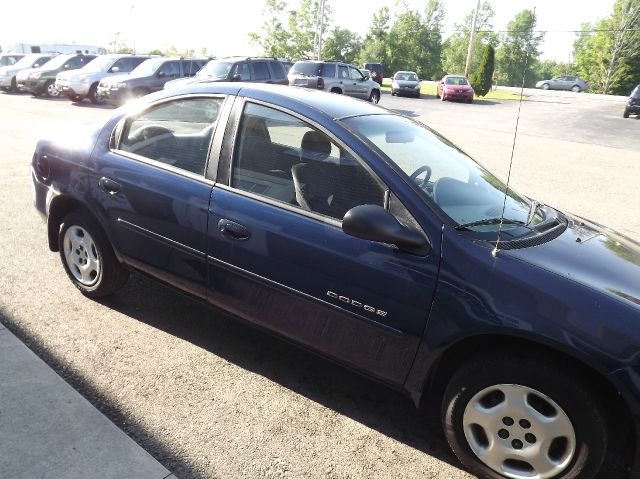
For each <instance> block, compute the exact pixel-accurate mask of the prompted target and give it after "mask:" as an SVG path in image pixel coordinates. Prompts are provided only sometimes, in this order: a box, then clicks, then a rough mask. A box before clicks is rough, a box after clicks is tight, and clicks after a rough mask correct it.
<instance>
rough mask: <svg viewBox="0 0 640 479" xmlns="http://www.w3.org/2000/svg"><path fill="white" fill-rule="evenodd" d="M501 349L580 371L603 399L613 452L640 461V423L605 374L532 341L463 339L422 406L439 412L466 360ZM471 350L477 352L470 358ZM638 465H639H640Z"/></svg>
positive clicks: (446, 356) (436, 373)
mask: <svg viewBox="0 0 640 479" xmlns="http://www.w3.org/2000/svg"><path fill="white" fill-rule="evenodd" d="M496 350H499V351H501V352H504V351H510V352H513V353H514V354H516V355H520V356H526V355H534V356H535V355H544V357H545V358H547V359H548V358H554V361H556V362H557V364H559V365H560V364H562V365H564V366H566V367H568V368H570V369H572V370H573V371H575V372H576V374H578V375H579V376H580V377H582V378H583V379H584V380H585V381H587V382H588V384H590V385H591V386H592V387H593V388H594V390H595V391H596V392H597V394H598V395H599V397H600V398H601V399H602V401H603V403H604V405H605V407H606V411H605V412H606V414H607V417H608V423H609V424H608V427H609V430H610V434H609V437H610V445H609V449H610V450H612V451H621V452H622V456H623V460H624V461H625V464H626V465H627V466H628V467H631V466H632V465H633V463H634V462H636V461H638V459H636V455H637V457H638V458H639V459H640V453H639V451H638V446H640V444H638V443H637V439H636V438H637V436H638V432H640V431H639V429H638V423H637V422H636V419H635V417H634V415H633V413H632V411H631V409H630V407H629V405H628V404H627V401H626V400H625V399H624V397H623V396H622V395H621V394H620V393H619V392H618V390H617V388H616V386H615V385H614V384H613V383H612V382H611V381H610V380H609V379H608V378H607V377H606V376H605V375H604V374H602V373H601V372H599V371H597V370H596V369H595V368H593V367H592V366H590V365H589V364H588V363H586V362H584V361H581V360H580V359H578V358H576V357H574V356H572V355H569V354H567V353H565V352H562V351H560V350H558V349H556V348H553V347H551V346H548V345H545V344H541V343H538V342H535V341H532V340H529V339H525V338H520V337H515V336H508V335H497V334H491V335H477V336H472V337H468V338H464V339H461V340H460V341H458V342H456V343H455V344H453V345H452V346H450V347H449V348H448V349H446V350H445V351H443V352H442V353H441V354H440V355H439V356H438V358H437V359H436V361H435V362H434V364H433V366H432V367H431V370H430V372H429V375H428V377H427V380H426V382H425V384H424V387H423V391H422V392H423V394H422V395H421V398H420V404H419V406H420V407H423V406H426V405H427V404H430V406H431V407H436V404H435V403H434V401H438V402H437V407H438V409H437V410H438V411H439V407H440V399H441V398H442V397H443V395H444V391H445V388H446V387H447V383H448V379H450V378H451V376H452V375H453V373H454V372H455V371H456V369H457V368H458V367H460V366H461V365H462V364H463V363H465V362H466V361H469V360H470V359H471V358H473V357H477V356H480V355H483V354H490V353H491V352H495V351H496ZM469 351H473V354H472V355H470V354H469ZM636 466H638V464H636Z"/></svg>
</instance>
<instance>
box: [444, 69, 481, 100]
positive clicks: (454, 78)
mask: <svg viewBox="0 0 640 479" xmlns="http://www.w3.org/2000/svg"><path fill="white" fill-rule="evenodd" d="M438 97H439V98H440V99H441V100H442V101H445V100H463V101H466V102H467V103H471V102H473V88H472V87H471V85H470V84H469V80H467V77H464V76H462V75H445V76H444V77H443V78H442V80H441V81H440V83H438Z"/></svg>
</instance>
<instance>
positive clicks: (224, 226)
mask: <svg viewBox="0 0 640 479" xmlns="http://www.w3.org/2000/svg"><path fill="white" fill-rule="evenodd" d="M218 231H220V233H222V234H223V236H226V237H227V238H229V239H232V240H236V241H244V240H248V239H249V238H250V237H251V232H250V231H249V229H248V228H247V227H246V226H242V225H241V224H240V223H236V222H235V221H231V220H227V219H225V218H222V219H221V220H220V221H218Z"/></svg>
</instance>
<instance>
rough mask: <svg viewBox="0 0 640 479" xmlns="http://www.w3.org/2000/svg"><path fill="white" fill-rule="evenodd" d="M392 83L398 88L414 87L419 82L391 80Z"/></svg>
mask: <svg viewBox="0 0 640 479" xmlns="http://www.w3.org/2000/svg"><path fill="white" fill-rule="evenodd" d="M393 83H396V84H398V86H416V85H418V84H419V83H420V82H419V81H413V80H393Z"/></svg>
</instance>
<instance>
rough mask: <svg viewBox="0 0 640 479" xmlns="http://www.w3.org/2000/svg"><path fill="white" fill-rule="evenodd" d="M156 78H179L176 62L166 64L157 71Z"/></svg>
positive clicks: (178, 66)
mask: <svg viewBox="0 0 640 479" xmlns="http://www.w3.org/2000/svg"><path fill="white" fill-rule="evenodd" d="M158 76H162V77H165V78H177V77H179V76H180V65H179V64H178V62H166V63H165V64H164V65H162V66H161V67H160V68H159V69H158Z"/></svg>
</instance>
